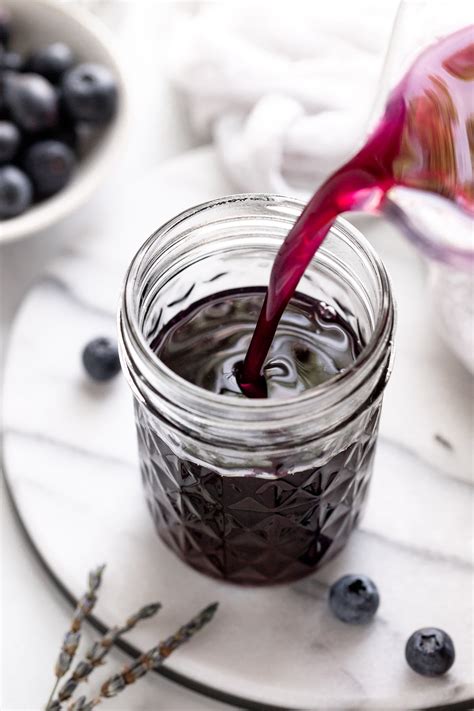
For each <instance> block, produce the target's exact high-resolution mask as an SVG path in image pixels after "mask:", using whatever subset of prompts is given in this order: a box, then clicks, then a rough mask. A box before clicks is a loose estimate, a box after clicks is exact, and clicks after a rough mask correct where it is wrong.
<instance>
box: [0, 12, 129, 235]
mask: <svg viewBox="0 0 474 711" xmlns="http://www.w3.org/2000/svg"><path fill="white" fill-rule="evenodd" d="M125 103H126V92H125V87H124V81H123V75H122V71H121V68H120V65H119V63H118V62H117V60H116V58H115V52H114V51H113V49H111V41H110V37H109V36H108V32H107V30H106V28H104V27H103V26H102V25H101V23H100V22H99V20H97V19H96V18H95V17H94V16H92V15H91V14H90V13H88V12H87V11H86V10H83V9H82V8H78V7H71V6H69V5H68V4H67V3H66V4H59V3H57V2H55V0H0V169H1V170H2V173H1V175H2V182H1V183H0V189H1V191H2V193H1V200H2V202H1V205H0V241H3V240H5V241H9V240H12V239H17V238H21V237H24V236H28V235H32V234H36V233H39V232H42V231H43V230H44V229H45V228H47V227H49V226H51V225H52V224H53V223H55V222H57V221H59V220H61V219H63V218H64V217H66V216H67V215H69V214H70V213H72V212H73V211H74V210H75V209H77V208H78V207H79V206H80V205H81V204H82V203H84V202H85V201H86V200H87V199H88V197H89V196H91V195H92V194H93V193H94V191H95V190H96V188H97V187H98V185H99V184H100V182H101V181H102V180H103V178H104V177H105V175H106V171H107V170H108V169H109V168H110V165H111V163H112V160H113V159H114V157H115V156H117V155H118V154H119V146H120V145H123V136H124V131H125V128H126V106H125Z"/></svg>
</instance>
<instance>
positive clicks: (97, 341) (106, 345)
mask: <svg viewBox="0 0 474 711" xmlns="http://www.w3.org/2000/svg"><path fill="white" fill-rule="evenodd" d="M82 362H83V364H84V368H85V369H86V371H87V373H88V374H89V375H90V377H91V378H92V379H93V380H97V381H99V382H105V381H106V380H110V379H111V378H113V377H114V376H115V375H117V373H118V372H119V370H120V360H119V354H118V349H117V343H116V342H115V341H113V340H112V339H110V338H105V337H101V338H94V340H93V341H90V342H89V343H88V344H87V346H86V347H85V348H84V350H83V352H82Z"/></svg>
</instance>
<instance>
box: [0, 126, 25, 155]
mask: <svg viewBox="0 0 474 711" xmlns="http://www.w3.org/2000/svg"><path fill="white" fill-rule="evenodd" d="M20 139H21V137H20V132H19V130H18V129H17V127H16V126H15V124H14V123H11V121H0V163H8V162H9V161H11V160H12V158H13V156H14V155H15V153H16V152H17V150H18V147H19V145H20Z"/></svg>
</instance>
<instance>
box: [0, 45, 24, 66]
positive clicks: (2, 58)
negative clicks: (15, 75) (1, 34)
mask: <svg viewBox="0 0 474 711" xmlns="http://www.w3.org/2000/svg"><path fill="white" fill-rule="evenodd" d="M23 67H24V61H23V57H22V56H21V54H19V52H7V50H6V49H3V48H2V46H1V45H0V70H8V71H11V72H21V71H22V69H23Z"/></svg>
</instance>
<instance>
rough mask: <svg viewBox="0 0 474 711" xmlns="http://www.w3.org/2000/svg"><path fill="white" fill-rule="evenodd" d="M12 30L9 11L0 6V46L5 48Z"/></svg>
mask: <svg viewBox="0 0 474 711" xmlns="http://www.w3.org/2000/svg"><path fill="white" fill-rule="evenodd" d="M11 30H12V18H11V14H10V11H9V10H8V9H7V8H6V7H2V6H1V5H0V44H3V45H4V46H5V47H6V46H7V44H8V42H9V40H10V35H11Z"/></svg>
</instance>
